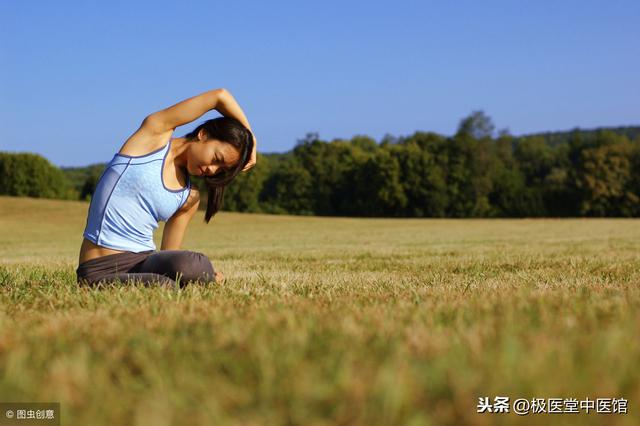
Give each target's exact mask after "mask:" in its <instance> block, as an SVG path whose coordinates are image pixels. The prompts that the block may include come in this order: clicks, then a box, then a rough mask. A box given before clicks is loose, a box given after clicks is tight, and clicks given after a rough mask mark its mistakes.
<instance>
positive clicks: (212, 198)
mask: <svg viewBox="0 0 640 426" xmlns="http://www.w3.org/2000/svg"><path fill="white" fill-rule="evenodd" d="M201 129H204V131H205V133H206V134H207V137H208V138H214V139H218V140H219V141H221V142H225V143H229V144H231V145H233V146H234V147H236V148H238V151H240V161H238V164H237V165H236V166H235V167H234V168H232V169H229V170H224V169H221V170H220V171H218V172H216V174H215V175H213V176H206V175H205V176H204V182H205V184H206V185H207V189H208V197H207V211H206V213H205V215H204V221H205V222H206V223H209V220H210V219H211V218H212V217H213V216H215V214H216V213H217V212H218V210H220V208H221V207H222V196H223V194H224V189H225V187H226V186H227V185H228V184H229V183H230V182H231V181H232V180H233V179H234V178H235V177H236V176H237V175H238V173H240V171H242V169H243V168H244V166H246V165H247V163H248V162H249V159H250V158H251V152H252V151H253V135H252V134H251V131H250V130H249V129H247V128H246V127H245V126H244V125H242V123H241V122H240V121H238V120H237V119H235V118H232V117H218V118H213V119H211V120H207V121H205V122H204V123H202V124H200V125H199V126H198V127H196V128H195V129H193V130H192V131H191V132H189V133H187V134H186V135H185V136H184V137H185V138H186V139H187V141H188V142H191V141H193V140H195V139H197V138H198V133H199V132H200V130H201Z"/></svg>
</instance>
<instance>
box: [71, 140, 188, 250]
mask: <svg viewBox="0 0 640 426" xmlns="http://www.w3.org/2000/svg"><path fill="white" fill-rule="evenodd" d="M172 139H173V138H171V139H170V140H169V142H168V143H167V144H166V145H165V146H164V147H162V148H159V149H157V150H155V151H153V152H150V153H148V154H146V155H140V156H135V157H134V156H131V155H125V154H120V153H116V154H115V155H114V156H113V159H112V160H111V161H110V162H109V163H108V164H107V166H106V168H105V170H104V172H103V173H102V175H101V176H100V179H99V180H98V184H97V185H96V190H95V193H94V194H93V197H92V198H91V203H90V204H89V214H88V216H87V225H86V227H85V230H84V233H83V236H84V237H85V238H87V239H88V240H90V241H91V242H93V243H94V244H97V245H99V246H102V247H107V248H110V249H114V250H124V251H130V252H134V253H139V252H141V251H147V250H155V249H156V245H155V243H154V241H153V231H154V230H155V229H156V228H157V227H158V221H163V222H166V221H167V220H168V219H169V218H170V217H171V216H173V214H174V213H175V212H176V211H177V210H178V209H179V208H181V207H182V206H183V205H184V203H185V202H186V201H187V198H188V196H189V190H190V188H191V179H190V178H189V176H188V175H187V179H188V182H187V187H186V188H183V189H178V190H173V189H169V188H167V187H166V186H165V185H164V181H163V180H162V169H163V168H164V162H165V159H166V157H167V153H168V152H169V148H170V147H171V141H172Z"/></svg>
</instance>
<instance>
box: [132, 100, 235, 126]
mask: <svg viewBox="0 0 640 426" xmlns="http://www.w3.org/2000/svg"><path fill="white" fill-rule="evenodd" d="M225 92H226V90H225V89H213V90H208V91H206V92H204V93H201V94H199V95H197V96H193V97H191V98H188V99H185V100H184V101H181V102H178V103H177V104H175V105H172V106H170V107H168V108H165V109H163V110H160V111H158V112H154V113H153V114H149V115H148V116H147V118H145V120H144V121H145V124H146V125H147V127H148V128H153V129H154V131H156V132H157V133H164V132H166V131H168V130H171V129H175V128H176V127H178V126H182V125H184V124H188V123H191V122H192V121H195V120H197V119H198V118H200V117H202V116H203V115H204V114H205V113H207V112H208V111H211V110H212V109H217V108H218V107H219V106H220V104H221V98H222V94H223V93H225Z"/></svg>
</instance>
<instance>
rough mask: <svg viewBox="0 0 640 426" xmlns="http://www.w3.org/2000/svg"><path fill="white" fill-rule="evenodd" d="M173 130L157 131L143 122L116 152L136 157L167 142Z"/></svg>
mask: <svg viewBox="0 0 640 426" xmlns="http://www.w3.org/2000/svg"><path fill="white" fill-rule="evenodd" d="M173 131H174V129H169V130H166V131H164V132H158V131H156V130H154V129H152V128H150V127H148V126H146V125H145V123H144V122H143V123H142V125H141V126H140V128H139V129H138V130H136V131H135V132H134V133H133V134H132V135H131V136H129V138H128V139H127V140H126V141H125V143H124V144H123V145H122V146H121V147H120V149H119V150H118V154H123V155H129V156H135V157H137V156H140V155H146V154H148V153H150V152H153V151H156V150H158V149H160V148H162V147H163V146H165V145H166V144H167V143H169V140H170V139H171V135H172V134H173Z"/></svg>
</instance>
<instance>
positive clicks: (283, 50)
mask: <svg viewBox="0 0 640 426" xmlns="http://www.w3.org/2000/svg"><path fill="white" fill-rule="evenodd" d="M639 24H640V2H638V1H637V0H628V1H615V0H611V1H604V0H603V1H587V0H581V1H573V0H572V1H541V0H538V1H528V2H524V1H516V0H513V1H477V0H475V1H460V0H456V1H451V2H445V1H438V2H435V1H402V0H396V1H349V0H340V1H333V0H331V1H328V0H323V1H316V2H313V3H312V2H304V1H274V2H258V1H255V2H247V1H238V0H234V1H226V2H216V1H181V2H177V1H148V2H142V1H139V2H138V1H134V2H131V1H108V2H88V1H85V2H80V1H66V0H65V1H61V2H57V1H28V2H23V1H4V2H0V43H1V44H0V55H1V56H0V62H1V64H0V131H1V136H0V150H3V151H23V152H24V151H29V152H37V153H40V154H42V155H44V156H45V157H46V158H48V159H49V160H50V161H51V162H52V163H54V164H56V165H58V166H81V165H88V164H92V163H98V162H106V161H109V160H110V159H111V158H112V156H113V154H114V153H115V152H116V151H117V149H118V148H119V147H120V146H121V145H122V143H123V142H124V141H125V140H126V139H127V138H128V137H129V135H130V134H131V133H133V132H134V131H135V129H137V127H138V125H139V124H140V122H141V120H142V119H143V118H144V117H145V116H146V115H147V114H149V113H151V112H153V111H157V110H159V109H162V108H165V107H168V106H170V105H172V104H175V103H177V102H179V101H181V100H183V99H186V98H188V97H191V96H194V95H196V94H198V93H201V92H204V91H206V90H209V89H214V88H218V87H225V88H227V89H229V90H230V91H231V93H232V94H233V95H234V96H235V98H236V99H237V100H238V102H239V104H240V105H241V107H242V108H243V110H244V111H245V113H246V115H247V117H248V119H249V122H250V123H251V125H252V127H253V129H254V131H255V134H256V137H257V139H258V147H259V148H258V149H259V151H262V152H283V151H288V150H289V149H291V148H292V147H293V146H295V144H296V141H297V140H298V139H301V138H303V137H304V136H305V135H306V133H307V132H318V133H319V135H320V138H321V139H323V140H332V139H334V138H351V137H352V136H354V135H363V134H365V135H369V136H371V137H373V138H374V139H376V140H377V141H380V139H381V138H382V137H383V136H384V135H385V134H386V133H389V134H391V135H394V136H405V135H410V134H412V133H413V132H415V131H417V130H422V131H435V132H438V133H441V134H445V135H450V134H453V133H454V132H455V130H456V127H457V125H458V122H459V121H460V119H461V118H463V117H464V116H466V115H468V114H469V113H471V112H472V111H473V110H477V109H482V110H484V111H485V113H487V114H488V115H489V116H491V117H492V119H493V121H494V123H495V125H496V128H497V129H503V128H509V130H510V131H511V133H513V134H516V135H518V134H523V133H532V132H538V131H547V130H568V129H571V128H573V127H581V128H593V127H601V126H618V125H638V124H640V25H639ZM217 116H219V114H218V112H217V111H211V112H209V113H207V114H205V115H204V116H202V117H201V118H200V119H199V120H196V122H194V123H191V124H188V125H185V126H182V127H179V128H178V129H176V133H175V135H176V136H182V135H183V134H184V133H186V132H187V131H189V130H191V129H192V128H193V127H195V125H197V124H198V123H200V122H202V121H204V120H205V119H208V118H215V117H217Z"/></svg>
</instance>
